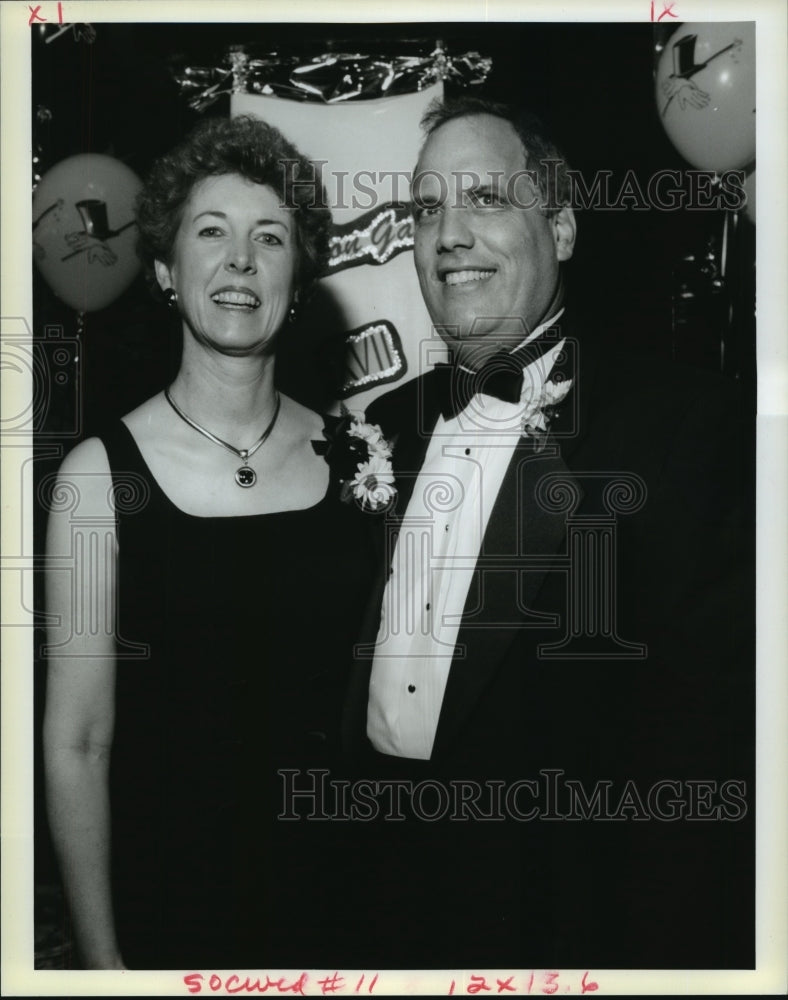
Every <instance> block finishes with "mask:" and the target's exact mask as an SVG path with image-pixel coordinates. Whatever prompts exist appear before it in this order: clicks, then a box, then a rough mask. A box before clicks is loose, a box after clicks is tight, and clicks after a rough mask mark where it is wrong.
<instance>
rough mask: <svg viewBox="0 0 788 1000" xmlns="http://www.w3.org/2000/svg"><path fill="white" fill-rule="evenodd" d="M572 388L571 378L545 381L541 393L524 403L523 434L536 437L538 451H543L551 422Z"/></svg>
mask: <svg viewBox="0 0 788 1000" xmlns="http://www.w3.org/2000/svg"><path fill="white" fill-rule="evenodd" d="M571 388H572V379H571V378H568V379H564V380H563V381H561V382H545V383H544V385H543V386H542V391H541V392H540V393H539V395H538V396H535V397H534V398H533V399H530V400H528V401H527V402H525V403H524V404H523V405H524V407H525V412H524V413H523V416H522V420H521V424H520V426H521V428H522V432H523V434H525V435H526V436H527V437H531V438H534V440H535V446H536V450H537V451H541V450H542V449H543V448H544V446H545V444H546V443H547V433H548V431H549V430H550V424H551V422H552V421H553V420H554V419H555V416H556V411H557V409H558V406H559V404H560V403H561V402H562V401H563V399H564V396H566V394H567V393H568V392H569V390H570V389H571Z"/></svg>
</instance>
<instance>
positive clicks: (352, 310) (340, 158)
mask: <svg viewBox="0 0 788 1000" xmlns="http://www.w3.org/2000/svg"><path fill="white" fill-rule="evenodd" d="M442 95H443V84H440V83H439V84H436V85H435V86H433V87H429V88H427V89H426V90H423V91H421V92H419V93H415V94H405V95H403V96H399V97H386V98H380V99H378V100H370V101H355V102H354V101H346V102H344V103H339V104H322V103H320V104H317V103H307V102H300V101H289V100H284V99H282V98H278V97H266V96H258V95H255V94H234V95H233V97H232V101H231V114H233V115H238V114H252V115H255V116H256V117H258V118H262V119H263V120H264V121H266V122H268V123H269V124H271V125H274V126H275V127H276V128H278V129H279V130H280V131H281V132H282V133H283V134H284V135H285V136H287V138H288V139H290V141H291V142H293V143H295V145H296V146H297V147H298V149H299V150H300V151H301V152H302V153H303V154H304V155H305V156H307V157H309V158H310V159H312V160H319V161H324V164H323V167H322V180H323V184H324V185H325V188H326V193H327V196H328V200H329V205H330V206H331V210H332V216H333V221H334V230H333V235H332V239H331V256H330V261H329V267H328V273H327V274H326V276H325V277H323V278H322V279H321V280H320V282H319V288H318V290H317V294H316V295H315V297H314V300H313V302H312V303H311V305H310V307H308V311H307V312H306V314H305V317H304V319H305V325H306V326H308V327H309V332H308V337H309V343H308V344H304V347H305V348H306V349H307V350H310V351H313V352H315V356H316V358H317V360H318V364H320V363H321V359H329V358H330V357H331V356H332V355H333V356H334V358H338V359H339V364H338V366H337V370H336V371H335V372H334V374H333V378H334V383H335V384H336V386H337V392H338V395H339V398H340V399H342V400H343V401H345V402H346V404H347V405H348V406H349V407H350V408H351V409H354V410H355V409H358V410H363V409H365V408H366V407H367V406H368V405H369V403H370V402H371V400H372V399H374V398H375V396H378V395H380V394H381V393H382V392H385V391H387V390H388V389H389V388H391V387H392V385H393V384H394V383H397V382H401V381H403V380H406V379H409V378H413V377H415V376H416V375H418V374H419V371H420V368H419V365H420V362H419V358H420V355H421V356H422V357H423V354H424V352H423V351H421V350H420V347H419V345H420V344H421V343H422V342H423V341H424V340H426V339H433V340H436V346H438V345H440V343H441V342H440V341H439V340H437V339H436V338H435V337H434V336H433V334H432V325H431V322H430V318H429V314H428V313H427V310H426V308H425V306H424V303H423V301H422V298H421V292H420V290H419V284H418V280H417V278H416V271H415V269H414V266H413V251H412V248H413V221H412V219H411V217H410V211H409V208H408V204H407V203H408V200H409V197H410V185H409V178H410V175H411V172H412V171H413V168H414V166H415V164H416V157H417V155H418V150H419V146H420V144H421V139H422V136H421V131H420V129H419V121H420V119H421V116H422V114H423V113H424V111H425V110H426V108H427V105H428V104H429V103H430V102H431V101H432V100H433V99H434V98H435V97H441V96H442ZM285 356H286V355H285ZM439 357H440V352H439V351H432V350H431V351H430V358H431V360H433V361H434V360H437V359H438V358H439ZM325 363H326V364H327V365H329V364H330V361H329V360H326V361H325ZM305 377H306V375H305Z"/></svg>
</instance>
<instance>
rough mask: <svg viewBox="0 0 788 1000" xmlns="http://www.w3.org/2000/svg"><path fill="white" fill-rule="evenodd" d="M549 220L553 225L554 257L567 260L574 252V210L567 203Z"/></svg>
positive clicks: (575, 232) (575, 225)
mask: <svg viewBox="0 0 788 1000" xmlns="http://www.w3.org/2000/svg"><path fill="white" fill-rule="evenodd" d="M550 221H551V223H552V226H553V239H554V240H555V255H556V258H557V259H558V260H569V258H570V257H571V256H572V254H573V253H574V249H575V236H576V235H577V224H576V223H575V213H574V210H573V209H572V208H570V207H569V206H568V205H564V207H563V208H561V209H559V210H558V212H556V214H555V215H554V216H553V218H552V219H551V220H550Z"/></svg>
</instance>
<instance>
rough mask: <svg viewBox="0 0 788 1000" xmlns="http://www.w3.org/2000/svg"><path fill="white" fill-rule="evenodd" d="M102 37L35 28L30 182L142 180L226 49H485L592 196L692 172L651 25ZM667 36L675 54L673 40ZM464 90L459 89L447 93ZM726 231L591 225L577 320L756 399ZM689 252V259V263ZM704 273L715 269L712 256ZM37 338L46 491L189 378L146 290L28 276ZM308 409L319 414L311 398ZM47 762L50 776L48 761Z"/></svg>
mask: <svg viewBox="0 0 788 1000" xmlns="http://www.w3.org/2000/svg"><path fill="white" fill-rule="evenodd" d="M93 27H94V28H95V38H94V39H93V41H88V40H87V38H86V37H85V35H84V34H81V35H80V36H78V35H77V34H76V33H75V32H73V31H70V32H67V33H65V34H63V35H61V36H60V37H58V38H54V39H52V40H51V41H50V42H49V43H47V41H46V39H47V37H49V36H51V35H52V34H53V33H54V30H55V29H54V27H53V26H52V27H49V26H48V27H47V28H46V29H43V30H42V29H41V28H34V29H33V30H32V33H31V47H32V95H31V96H32V104H31V110H32V115H33V140H34V153H35V154H36V155H37V156H38V162H37V164H36V165H35V171H36V172H37V173H38V174H39V175H41V176H43V175H44V174H46V171H47V170H48V169H49V168H50V167H53V166H54V165H55V164H57V163H58V162H60V161H61V160H63V159H64V158H66V157H68V156H72V155H75V154H78V153H104V154H107V155H109V156H112V157H115V158H116V159H118V160H121V161H122V162H124V163H125V164H127V165H128V166H129V167H131V169H132V170H134V171H135V172H136V173H137V174H138V175H139V176H140V177H144V176H145V174H146V173H147V171H148V168H149V167H150V165H151V163H152V161H153V160H154V159H155V158H156V157H157V156H158V155H160V154H162V153H163V152H165V151H166V150H168V149H169V148H170V147H171V146H172V145H173V144H174V143H175V141H176V140H178V139H179V138H180V137H181V136H182V135H183V134H184V133H185V132H186V131H187V130H188V129H189V128H190V127H191V126H192V125H193V124H194V123H195V122H196V121H197V120H198V119H199V118H200V117H202V116H203V115H204V114H218V115H226V114H228V113H229V97H228V96H226V95H225V96H223V97H221V98H219V99H218V100H217V101H216V102H214V103H213V104H212V105H211V106H210V107H209V108H208V109H207V110H206V111H205V112H203V113H202V114H201V113H198V112H196V111H193V110H191V109H190V108H189V107H188V104H187V100H186V98H185V97H183V96H182V95H181V94H180V92H179V88H178V85H177V83H176V81H175V79H174V77H173V73H172V70H173V68H177V67H182V66H219V65H221V64H222V59H223V56H224V54H225V52H226V50H227V48H228V47H229V46H231V45H244V46H246V47H247V48H249V49H250V51H251V52H252V54H253V55H254V54H258V53H259V54H263V53H269V52H274V51H277V52H280V53H284V54H290V55H294V56H298V57H302V58H303V60H304V61H307V60H308V59H309V58H311V57H312V56H314V55H319V54H320V53H323V52H326V51H335V52H347V51H358V52H364V53H383V54H385V53H390V54H399V55H402V54H418V53H421V54H425V55H426V54H428V53H429V52H431V51H432V50H433V49H434V47H435V42H436V41H437V40H438V39H440V40H442V42H443V44H444V46H445V48H446V49H447V51H448V53H449V54H450V55H453V54H461V53H464V52H468V51H477V52H479V53H481V54H482V55H484V56H490V57H491V58H492V60H493V66H492V72H491V74H490V76H489V77H488V80H487V82H486V84H485V85H484V86H483V87H474V88H472V89H473V92H474V93H479V94H481V95H483V96H486V97H490V98H492V99H499V100H515V101H520V102H522V103H524V104H526V105H527V106H528V107H530V108H531V110H533V111H534V112H535V113H536V114H537V115H538V116H539V117H540V118H541V119H542V120H543V121H544V122H545V124H546V125H547V126H548V128H549V129H550V131H551V132H552V134H553V136H554V138H555V139H556V141H557V143H558V145H559V146H560V147H561V148H563V150H564V151H565V153H566V155H567V158H568V160H569V163H570V165H571V166H572V167H574V168H575V169H577V170H579V171H580V172H581V173H582V174H583V176H584V178H585V179H586V182H587V183H588V181H590V179H591V178H592V177H593V174H594V173H595V172H596V171H598V170H609V171H612V172H613V180H612V189H613V190H614V191H615V190H617V188H618V184H620V182H621V181H622V180H623V177H624V175H625V174H626V172H627V171H628V170H630V169H632V170H634V171H635V172H636V173H637V175H638V178H639V179H640V181H641V184H642V186H643V188H644V189H645V186H646V184H647V181H648V178H649V177H650V176H651V175H652V174H653V173H654V172H655V171H657V170H663V169H678V170H686V169H687V168H688V166H689V165H688V164H687V163H686V162H685V161H684V160H683V159H682V158H681V156H680V155H679V154H678V153H677V152H676V151H675V150H674V148H673V146H672V145H671V143H670V141H669V139H668V138H667V136H666V134H665V133H664V131H663V129H662V126H661V124H660V121H659V119H658V116H657V112H656V107H655V102H654V82H653V72H654V68H655V53H654V44H655V40H656V36H655V33H654V29H653V27H652V26H651V25H650V24H585V25H584V24H578V25H569V24H538V25H533V24H511V23H506V24H480V23H473V24H446V23H440V24H427V23H424V24H398V25H348V24H325V25H287V24H285V25H283V24H256V25H249V24H246V25H243V24H232V25H230V24H210V25H200V24H102V23H97V24H95V25H94V26H93ZM661 32H662V33H661V35H660V38H661V39H662V40H663V41H664V38H665V35H666V32H665V31H664V29H661ZM454 89H455V88H453V87H452V86H451V85H447V88H446V90H447V93H452V92H453V90H454ZM32 169H33V168H32V165H31V172H32ZM722 224H723V213H722V212H719V211H708V210H707V211H694V212H688V211H677V212H666V211H659V210H656V209H652V210H649V211H633V210H632V209H628V210H625V211H597V210H590V211H581V212H579V214H578V243H577V247H576V251H575V256H574V259H573V260H572V262H571V263H570V265H569V269H568V274H567V278H568V285H569V291H570V295H571V298H572V300H573V303H574V308H575V309H578V310H580V311H581V315H582V318H583V320H584V321H587V320H591V321H592V325H593V326H595V327H596V328H597V331H598V332H597V336H599V337H601V338H604V339H608V340H611V341H613V342H615V343H620V344H622V345H623V344H626V345H627V346H628V347H630V348H632V349H633V350H636V351H639V352H643V353H644V354H648V353H657V354H661V355H663V356H667V357H671V358H674V359H676V360H679V361H683V362H688V363H691V364H695V365H699V366H701V367H707V368H717V369H720V368H722V369H723V370H724V371H725V372H726V373H727V374H728V375H730V376H731V377H736V378H739V379H741V380H742V381H744V382H745V384H747V385H748V386H750V387H754V374H755V371H754V354H755V342H754V339H755V324H754V227H753V226H752V224H751V223H750V222H749V221H748V220H746V219H745V218H744V216H743V213H740V216H739V218H738V220H737V225H736V226H735V227H734V239H733V240H732V242H731V244H730V246H729V253H730V261H729V268H728V275H727V280H726V283H725V285H724V286H723V288H722V289H721V290H714V289H713V288H712V286H711V283H710V281H709V280H708V277H709V275H708V273H707V272H706V271H704V270H703V269H702V267H703V258H704V256H705V255H706V254H707V252H711V254H712V258H713V256H714V254H715V253H716V252H717V251H718V249H719V243H720V239H721V234H722ZM689 255H693V256H694V257H695V258H696V259H695V261H689V262H688V261H686V260H685V258H686V257H687V256H689ZM710 264H711V266H712V267H713V265H714V260H713V259H712V260H711V262H710ZM708 265H709V261H706V266H707V267H708ZM682 291H683V292H684V295H683V297H682V295H681V292H682ZM33 324H34V336H35V337H36V338H41V337H43V334H44V331H45V328H46V327H47V326H51V325H54V326H62V327H63V329H64V332H65V335H66V336H67V337H78V338H79V341H80V346H79V370H78V371H74V372H73V373H72V374H73V376H74V378H73V380H72V381H71V382H70V389H69V390H68V391H61V392H58V391H54V389H53V392H52V395H51V397H50V400H49V405H48V407H47V408H46V409H45V412H44V414H43V417H42V420H43V423H42V425H41V426H40V427H39V428H38V429H39V431H41V432H43V434H42V435H41V437H40V438H39V442H41V441H45V442H46V444H47V445H52V444H53V443H54V444H56V445H57V444H60V445H62V448H61V454H60V455H59V456H54V455H52V456H51V457H47V456H46V455H45V454H44V453H43V451H42V449H41V444H39V454H38V461H37V462H36V471H37V475H38V478H39V481H40V479H41V477H42V476H44V475H46V474H47V473H49V472H52V471H54V470H55V469H56V467H57V465H58V464H59V461H60V458H62V454H63V453H65V451H66V450H67V449H68V448H70V447H71V446H73V444H75V443H76V440H78V438H76V437H74V435H73V434H70V433H68V432H70V431H72V430H73V428H74V427H75V426H77V425H79V426H80V428H81V431H80V436H82V437H84V436H90V435H91V434H93V433H95V431H96V429H97V428H98V427H99V426H100V425H101V424H103V423H104V422H105V421H106V420H108V419H110V418H113V417H118V416H120V415H122V414H124V413H126V412H128V411H129V410H131V409H133V408H134V407H135V406H137V405H139V404H140V403H141V402H142V401H143V400H145V399H147V398H148V397H150V396H151V395H153V394H155V393H156V392H158V391H159V390H161V389H162V388H163V387H164V386H165V385H166V384H167V383H168V381H169V380H170V379H171V377H172V376H173V375H174V373H175V370H176V369H177V364H178V358H179V339H180V338H179V324H177V323H175V322H173V319H172V317H171V316H168V315H167V313H166V312H165V310H164V309H163V308H162V307H161V306H160V305H157V304H155V303H154V302H153V300H152V299H151V297H150V295H149V292H148V290H147V288H146V286H145V284H144V281H143V279H142V277H141V276H140V277H138V278H137V279H135V281H134V282H133V284H132V285H131V286H130V288H129V289H128V290H127V291H126V292H125V293H124V294H123V295H121V296H120V297H119V298H118V299H117V300H116V301H115V302H114V303H112V304H111V305H110V306H109V307H107V308H106V309H103V310H100V311H98V312H94V313H89V314H87V315H85V316H84V317H83V318H82V320H81V322H80V320H79V319H78V317H77V315H76V313H75V312H74V310H72V309H71V308H69V307H68V306H66V305H64V304H63V303H62V302H60V301H59V300H58V299H57V298H56V297H55V296H54V295H53V294H52V292H51V291H50V290H49V288H48V287H47V285H46V283H45V281H44V280H43V279H42V277H41V276H40V274H39V273H38V272H37V271H34V317H33ZM723 340H724V341H725V348H726V349H725V354H724V362H723V363H721V360H720V359H721V351H720V345H721V342H722V341H723ZM282 361H283V364H282V365H280V369H279V377H280V381H281V382H282V384H283V385H284V387H285V388H286V389H287V390H288V391H290V392H291V393H292V394H293V395H296V396H298V395H299V391H298V383H297V380H292V381H291V379H292V378H293V376H292V373H288V370H287V363H286V358H283V359H282ZM77 376H79V378H78V379H77ZM76 385H78V386H79V389H78V392H77V393H76V394H75V392H74V391H73V389H74V386H76ZM753 391H754V388H753ZM304 402H307V403H308V404H312V405H314V404H315V403H316V402H319V401H318V400H315V399H310V398H309V395H308V393H307V394H306V398H304ZM76 409H78V410H79V418H80V419H79V421H77V413H76ZM59 435H60V436H59ZM44 523H45V514H44V512H43V511H42V510H40V509H39V510H37V511H36V529H37V538H38V542H37V545H38V550H41V549H43V530H44ZM40 599H41V594H40V592H39V594H38V595H37V600H38V601H39V602H40ZM37 606H38V607H41V604H40V603H38V605H37ZM41 640H43V635H40V636H39V641H41ZM37 667H38V681H37V692H38V695H39V697H38V698H37V715H38V718H39V721H40V715H41V708H42V702H43V698H42V696H41V695H42V691H43V676H42V669H41V664H40V663H38V665H37ZM38 757H39V759H38V760H37V763H38V764H39V766H40V753H39V755H38ZM39 773H40V771H39ZM36 810H37V817H38V819H39V822H38V823H37V845H36V847H37V850H36V865H37V882H38V884H39V886H40V889H39V896H38V907H37V924H38V929H37V953H38V955H39V959H38V961H39V964H40V965H41V966H44V967H61V968H62V967H63V963H64V962H65V963H68V961H69V959H68V953H67V950H64V946H63V941H62V935H60V929H61V925H62V920H63V914H62V909H61V908H60V904H59V897H58V896H57V893H56V890H55V889H53V888H52V887H53V886H54V884H55V883H56V879H57V876H56V869H55V866H54V862H53V859H52V854H51V846H50V844H49V840H48V836H47V833H46V826H45V822H44V821H43V799H42V788H41V782H40V781H38V782H37V794H36ZM58 963H60V964H58Z"/></svg>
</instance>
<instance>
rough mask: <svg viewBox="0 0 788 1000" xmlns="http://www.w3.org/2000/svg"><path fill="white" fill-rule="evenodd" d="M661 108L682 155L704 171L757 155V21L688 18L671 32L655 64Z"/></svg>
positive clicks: (731, 166) (721, 168)
mask: <svg viewBox="0 0 788 1000" xmlns="http://www.w3.org/2000/svg"><path fill="white" fill-rule="evenodd" d="M656 101H657V111H658V113H659V116H660V121H661V122H662V124H663V126H664V128H665V131H666V132H667V134H668V137H669V138H670V140H671V142H672V143H673V145H674V146H675V147H676V149H677V150H678V151H679V153H681V155H682V156H683V157H684V158H685V159H686V160H687V161H688V162H689V163H691V164H692V165H693V166H695V167H700V168H702V169H704V170H715V171H717V173H721V172H722V171H724V170H736V169H739V168H740V167H745V166H747V164H749V163H752V161H753V160H754V159H755V25H754V23H753V22H730V23H727V24H722V23H703V22H699V23H690V24H684V25H682V26H681V27H680V28H678V29H677V31H676V32H675V33H674V34H673V35H671V37H670V40H669V41H668V43H667V45H666V46H665V48H664V50H663V52H662V55H661V57H660V61H659V66H658V67H657V79H656Z"/></svg>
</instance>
